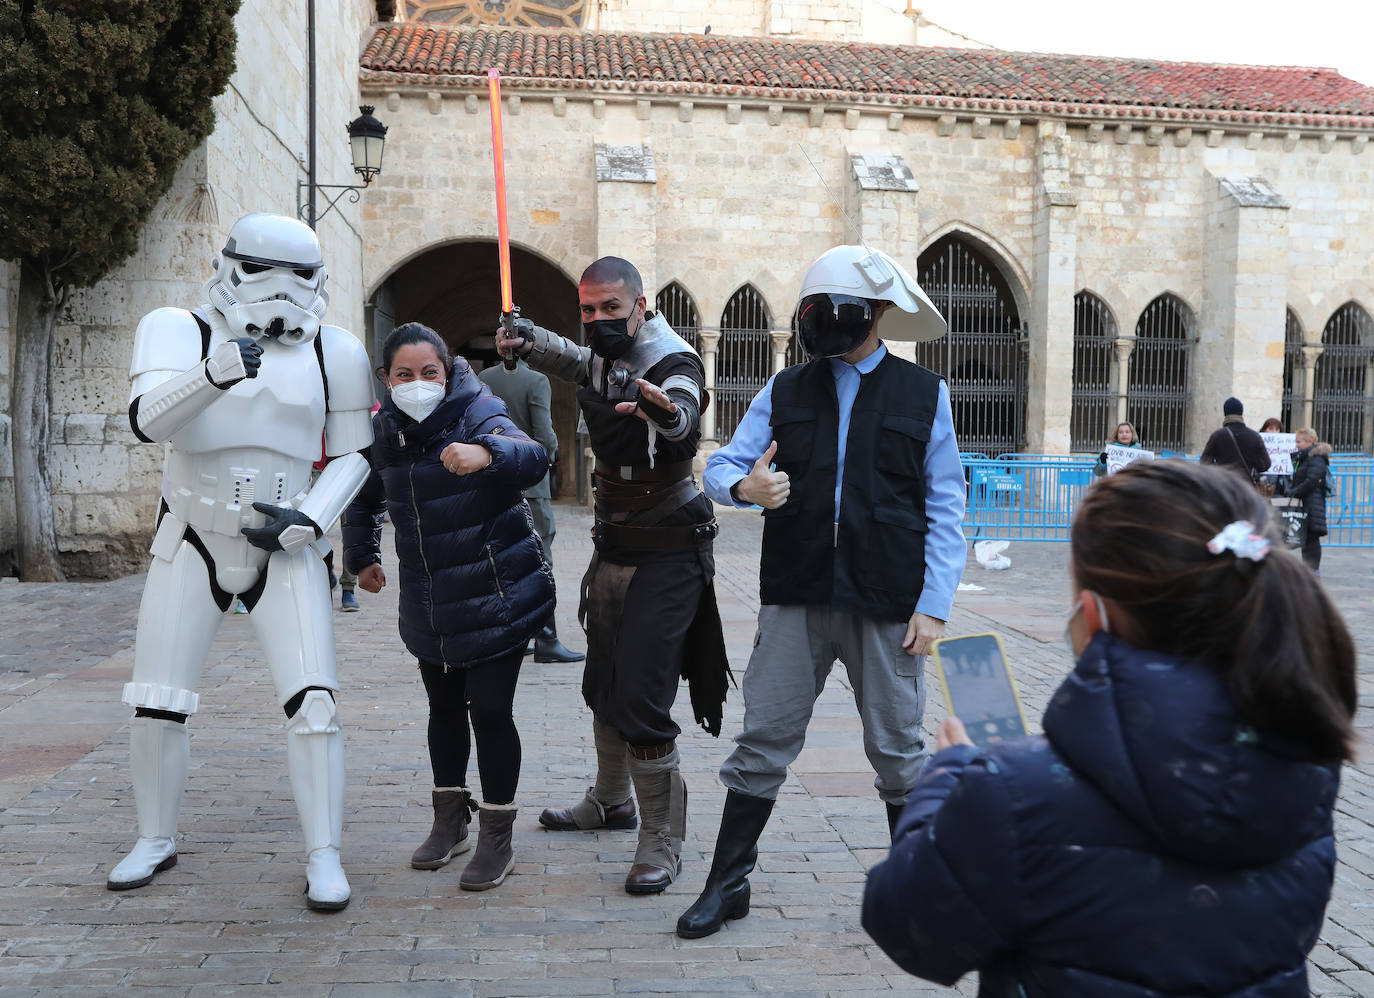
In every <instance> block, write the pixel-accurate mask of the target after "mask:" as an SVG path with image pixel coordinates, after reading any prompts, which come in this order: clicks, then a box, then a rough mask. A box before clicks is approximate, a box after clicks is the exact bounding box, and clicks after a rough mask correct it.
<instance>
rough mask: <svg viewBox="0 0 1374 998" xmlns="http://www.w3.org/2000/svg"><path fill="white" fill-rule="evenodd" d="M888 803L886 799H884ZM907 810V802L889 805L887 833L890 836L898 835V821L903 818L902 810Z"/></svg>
mask: <svg viewBox="0 0 1374 998" xmlns="http://www.w3.org/2000/svg"><path fill="white" fill-rule="evenodd" d="M884 803H886V801H884ZM905 810H906V805H905V804H888V805H887V835H888V838H892V839H895V838H896V837H897V822H898V821H900V820H901V817H902V812H903V811H905Z"/></svg>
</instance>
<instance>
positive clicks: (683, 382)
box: [658, 374, 701, 441]
mask: <svg viewBox="0 0 1374 998" xmlns="http://www.w3.org/2000/svg"><path fill="white" fill-rule="evenodd" d="M659 387H660V388H662V389H663V390H664V391H665V392H667V391H671V390H673V389H676V390H678V391H680V392H685V393H686V394H687V395H689V396H690V397H691V399H692V407H693V409H695V410H699V409H700V406H701V391H700V389H698V388H697V383H696V382H695V381H693V380H692V379H691V378H689V377H687V376H686V375H685V374H673V375H670V376H669V377H667V378H665V379H664V380H663V384H661V385H659ZM697 415H698V412H697V411H689V407H688V405H687V404H686V403H685V402H681V401H679V402H678V403H677V417H676V418H677V422H676V423H674V424H673V425H672V426H660V427H659V428H658V432H659V434H660V435H661V436H662V437H663V438H664V439H665V440H675V441H676V440H681V439H682V438H683V437H685V436H687V433H688V431H690V430H691V428H692V422H693V419H694V417H696V416H697Z"/></svg>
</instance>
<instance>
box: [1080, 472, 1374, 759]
mask: <svg viewBox="0 0 1374 998" xmlns="http://www.w3.org/2000/svg"><path fill="white" fill-rule="evenodd" d="M1237 520H1245V521H1249V522H1250V523H1251V524H1253V526H1254V529H1255V532H1256V533H1259V534H1262V535H1263V536H1265V537H1266V538H1268V540H1269V542H1270V549H1269V553H1268V554H1267V555H1266V556H1265V557H1264V558H1262V559H1261V560H1258V561H1253V560H1250V559H1246V558H1241V557H1239V556H1238V555H1237V554H1236V553H1235V552H1233V551H1229V550H1226V551H1222V552H1221V553H1220V554H1213V553H1212V552H1211V551H1209V550H1208V547H1207V542H1208V541H1209V540H1211V539H1212V538H1213V537H1215V536H1216V535H1217V534H1218V533H1219V532H1220V531H1221V530H1222V528H1224V527H1225V526H1227V525H1228V524H1230V523H1234V522H1235V521H1237ZM1072 539H1073V553H1072V559H1073V572H1074V577H1075V580H1076V585H1077V587H1078V588H1081V589H1089V590H1092V591H1093V592H1096V593H1098V594H1099V595H1101V596H1104V597H1106V598H1108V599H1110V600H1113V601H1115V602H1116V603H1118V604H1120V605H1121V607H1122V609H1123V610H1124V611H1125V613H1126V616H1127V617H1128V618H1129V622H1130V624H1131V625H1133V628H1132V629H1133V631H1134V632H1135V634H1134V635H1133V640H1134V643H1136V644H1137V645H1138V646H1139V647H1141V648H1144V649H1149V650H1151V651H1159V652H1163V653H1166V654H1171V655H1181V656H1188V657H1194V658H1197V659H1199V660H1201V661H1202V662H1205V663H1207V664H1208V665H1209V666H1211V667H1213V668H1216V669H1218V670H1220V671H1221V672H1222V673H1223V674H1224V675H1225V677H1226V680H1227V684H1228V686H1229V688H1230V691H1231V695H1232V697H1233V699H1234V700H1235V704H1236V710H1237V712H1238V713H1239V715H1240V716H1241V718H1242V719H1244V720H1245V721H1246V722H1247V723H1249V724H1251V725H1253V726H1254V727H1256V728H1259V729H1262V730H1265V731H1268V732H1272V733H1274V734H1276V735H1278V736H1280V737H1282V738H1284V739H1285V740H1287V741H1289V742H1290V743H1292V744H1294V745H1296V746H1301V747H1303V748H1305V749H1306V750H1307V751H1308V752H1309V753H1310V754H1311V755H1312V757H1313V758H1314V759H1317V760H1321V761H1332V760H1336V759H1350V758H1353V754H1354V745H1353V728H1352V720H1353V717H1354V714H1355V708H1356V704H1357V693H1356V684H1355V672H1356V658H1355V645H1354V642H1353V640H1352V639H1351V637H1350V632H1349V630H1347V628H1346V626H1345V622H1344V621H1343V620H1342V619H1341V616H1340V613H1339V612H1338V611H1337V610H1336V607H1335V605H1334V604H1333V603H1332V602H1331V600H1330V598H1329V597H1328V596H1327V594H1326V591H1325V590H1324V589H1323V588H1322V586H1321V583H1319V582H1318V581H1317V579H1316V577H1315V576H1314V575H1313V574H1312V573H1311V572H1310V571H1309V570H1308V569H1307V567H1306V566H1305V565H1303V563H1302V562H1301V560H1300V559H1299V558H1298V557H1297V556H1296V555H1295V554H1294V553H1293V552H1291V551H1289V550H1287V549H1286V548H1285V547H1284V546H1283V544H1282V543H1281V541H1280V539H1279V534H1278V531H1277V528H1276V526H1275V522H1274V517H1273V514H1272V512H1271V508H1270V506H1269V504H1268V503H1267V502H1265V501H1264V500H1263V499H1261V498H1260V496H1258V495H1257V494H1256V492H1255V491H1254V489H1253V488H1251V487H1250V486H1249V483H1248V482H1246V481H1245V480H1244V479H1243V478H1242V477H1241V476H1239V475H1237V474H1235V473H1234V472H1232V471H1228V470H1224V469H1217V468H1210V467H1201V466H1198V465H1194V464H1190V463H1186V462H1182V461H1156V462H1137V463H1136V464H1133V465H1131V466H1129V467H1127V468H1125V469H1123V470H1122V471H1120V472H1118V473H1117V474H1116V475H1113V476H1111V477H1110V478H1107V479H1104V480H1103V481H1101V482H1099V483H1098V484H1097V485H1096V486H1094V487H1093V488H1092V489H1090V490H1089V492H1088V494H1087V496H1086V497H1085V498H1084V501H1083V503H1082V505H1081V506H1080V507H1079V510H1078V513H1077V515H1076V516H1075V517H1074V522H1073V529H1072Z"/></svg>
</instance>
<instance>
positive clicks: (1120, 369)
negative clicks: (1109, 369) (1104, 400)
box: [1116, 336, 1135, 426]
mask: <svg viewBox="0 0 1374 998" xmlns="http://www.w3.org/2000/svg"><path fill="white" fill-rule="evenodd" d="M1134 350H1135V337H1133V336H1120V337H1118V338H1117V340H1116V422H1117V425H1118V426H1120V425H1121V424H1122V423H1124V422H1126V418H1127V417H1126V410H1127V408H1128V407H1129V406H1130V402H1131V352H1132V351H1134Z"/></svg>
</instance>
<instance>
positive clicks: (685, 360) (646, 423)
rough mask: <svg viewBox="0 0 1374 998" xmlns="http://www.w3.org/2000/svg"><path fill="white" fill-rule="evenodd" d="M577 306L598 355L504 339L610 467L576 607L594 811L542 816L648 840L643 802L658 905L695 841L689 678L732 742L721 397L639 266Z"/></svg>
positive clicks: (599, 266)
mask: <svg viewBox="0 0 1374 998" xmlns="http://www.w3.org/2000/svg"><path fill="white" fill-rule="evenodd" d="M578 298H579V301H580V303H581V308H582V324H583V329H584V331H585V333H586V339H587V342H588V343H589V344H590V348H588V347H581V346H578V345H576V344H575V343H573V342H571V341H570V340H568V339H565V338H564V337H562V336H559V335H557V334H556V333H551V332H549V331H548V330H546V329H541V328H540V327H538V326H534V325H533V324H531V323H528V322H522V323H521V324H520V326H519V328H518V329H517V333H518V334H519V335H516V336H514V337H510V336H507V335H506V334H505V333H504V332H498V334H497V338H496V340H497V347H498V349H500V350H502V351H503V352H508V351H510V350H517V351H518V352H519V353H520V354H521V355H523V356H524V357H525V358H526V359H527V360H528V361H529V364H530V366H531V367H534V368H535V369H537V370H540V371H543V372H545V373H546V374H549V375H551V376H553V377H559V378H563V379H565V380H567V381H571V382H573V383H574V384H576V385H578V386H579V389H578V393H577V398H578V402H579V404H580V405H581V408H582V414H583V417H584V418H585V420H586V424H587V431H588V435H589V437H590V439H591V446H592V451H593V453H594V454H595V455H596V466H595V470H594V472H593V474H592V491H593V494H594V501H595V514H596V520H595V526H594V527H593V532H592V537H593V542H594V545H595V549H596V550H595V553H594V554H593V555H592V561H591V565H590V567H589V568H588V569H587V573H586V577H585V578H584V579H583V582H582V601H581V605H580V607H579V611H578V612H579V618H580V619H581V621H582V626H583V628H584V629H585V630H586V632H587V663H586V666H585V668H584V672H583V680H582V693H583V697H584V698H585V699H586V702H587V706H588V707H590V708H591V711H592V732H593V736H594V739H595V744H596V756H597V772H596V782H595V785H594V786H592V787H590V788H589V789H588V791H587V794H586V796H585V797H584V798H583V800H581V801H579V802H578V803H577V804H575V805H574V806H572V807H570V808H547V809H545V811H544V812H543V814H541V815H540V817H539V820H540V823H541V824H543V825H544V827H546V828H549V829H551V830H558V831H570V830H579V829H595V828H634V827H635V823H636V815H635V798H636V797H637V798H638V800H639V821H640V823H641V827H640V832H639V844H638V848H637V850H636V852H635V859H634V864H633V865H632V866H631V868H630V872H629V875H628V876H627V877H626V879H625V890H626V891H627V892H629V893H631V894H657V893H659V892H661V891H662V890H664V888H666V887H667V886H668V885H669V884H670V883H672V881H673V880H674V879H675V878H676V877H677V875H678V874H679V872H680V871H681V868H682V863H681V853H682V839H683V835H684V834H685V830H686V814H687V787H686V784H685V783H684V782H683V779H682V774H681V773H680V772H679V767H678V758H679V757H678V749H677V743H676V739H677V736H678V735H679V734H680V733H681V729H679V728H678V726H677V724H675V723H674V721H673V719H672V706H673V701H674V699H675V698H676V696H677V688H678V680H679V678H680V677H685V678H686V679H687V680H688V681H689V684H690V687H691V699H692V707H693V712H694V714H695V715H696V719H697V720H698V722H700V723H701V724H702V726H703V727H705V728H706V729H707V730H708V731H710V732H711V734H713V735H718V734H719V733H720V722H721V709H722V704H723V703H724V700H725V688H726V676H727V674H728V672H729V666H728V665H727V663H726V660H725V642H724V638H723V636H722V634H721V627H720V614H719V612H718V611H717V608H716V597H715V589H714V586H713V581H712V580H713V578H714V576H715V563H714V560H713V556H712V539H713V538H714V537H715V535H716V532H717V527H716V522H715V518H714V515H713V513H712V509H711V504H710V502H709V501H708V500H707V498H706V497H705V495H703V494H702V492H701V490H700V488H698V486H697V484H696V482H695V481H694V480H693V478H692V458H693V457H694V456H695V454H696V449H697V442H698V440H699V439H700V436H701V413H702V411H703V410H704V409H705V408H706V406H707V404H708V403H709V399H708V397H707V394H706V387H705V370H704V368H703V366H702V363H701V358H699V357H698V356H697V354H696V351H695V350H693V349H692V348H691V346H689V345H688V344H687V343H686V342H685V341H684V340H682V339H681V338H680V337H679V336H678V335H677V334H676V333H674V332H673V329H672V327H671V326H669V325H668V323H667V321H665V320H664V319H663V317H662V316H660V315H655V314H653V313H651V312H649V311H648V310H647V302H646V300H645V298H644V286H643V281H642V280H641V278H640V275H639V272H638V271H637V270H636V269H635V268H634V267H633V266H632V265H631V264H629V263H628V262H627V261H625V260H622V259H619V258H617V257H603V258H602V259H600V260H597V261H596V262H595V263H593V264H592V265H591V266H590V267H588V268H587V270H586V271H585V272H584V273H583V275H582V279H581V281H580V282H579V284H578ZM631 784H633V789H634V793H633V796H632V795H631Z"/></svg>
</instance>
